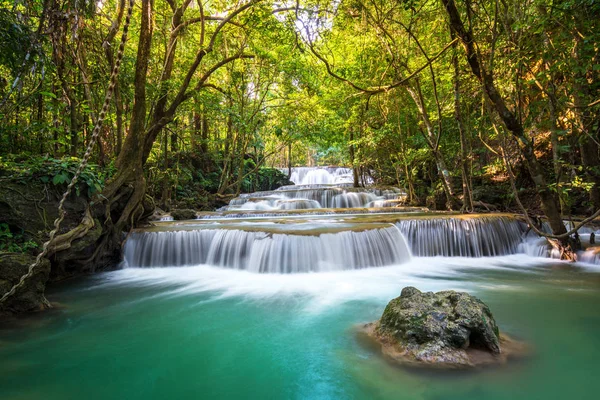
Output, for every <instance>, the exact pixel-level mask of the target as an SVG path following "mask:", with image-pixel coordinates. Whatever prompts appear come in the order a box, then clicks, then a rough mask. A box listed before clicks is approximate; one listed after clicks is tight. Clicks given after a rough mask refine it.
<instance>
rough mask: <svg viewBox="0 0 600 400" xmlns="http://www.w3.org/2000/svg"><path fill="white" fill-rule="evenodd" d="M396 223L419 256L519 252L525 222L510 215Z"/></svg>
mask: <svg viewBox="0 0 600 400" xmlns="http://www.w3.org/2000/svg"><path fill="white" fill-rule="evenodd" d="M396 226H397V227H398V228H399V229H400V231H401V232H402V233H403V234H404V236H405V237H406V240H407V241H408V243H409V246H410V248H411V250H412V253H413V255H415V256H419V257H433V256H444V257H487V256H501V255H507V254H515V253H518V252H520V248H519V244H520V243H521V242H522V240H523V235H524V234H525V232H526V225H525V224H524V223H523V222H521V221H519V220H517V219H514V218H509V217H478V218H468V217H466V218H427V219H413V220H400V221H397V222H396Z"/></svg>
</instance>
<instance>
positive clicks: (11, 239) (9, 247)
mask: <svg viewBox="0 0 600 400" xmlns="http://www.w3.org/2000/svg"><path fill="white" fill-rule="evenodd" d="M37 248H38V244H37V243H35V242H34V241H32V240H25V238H24V236H23V232H20V233H13V232H11V229H10V227H9V226H8V224H6V223H0V252H7V253H27V252H28V251H30V250H35V249H37Z"/></svg>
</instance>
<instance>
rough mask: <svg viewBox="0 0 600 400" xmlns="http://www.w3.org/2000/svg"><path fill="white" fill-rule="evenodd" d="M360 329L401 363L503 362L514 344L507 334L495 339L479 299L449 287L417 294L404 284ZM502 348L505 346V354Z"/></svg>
mask: <svg viewBox="0 0 600 400" xmlns="http://www.w3.org/2000/svg"><path fill="white" fill-rule="evenodd" d="M365 329H366V332H367V333H368V334H369V336H371V337H373V338H375V339H376V340H377V341H378V342H379V343H380V344H381V345H382V349H383V351H384V353H385V354H387V355H388V356H391V357H392V358H394V359H396V360H397V361H399V362H401V363H405V364H417V365H418V364H421V365H430V366H437V367H449V368H461V367H473V366H475V365H479V364H488V363H495V362H504V361H506V356H507V354H508V353H512V349H513V347H514V346H512V345H509V342H511V341H509V340H508V339H507V338H503V339H502V340H501V338H500V333H499V330H498V326H497V325H496V322H495V321H494V317H493V316H492V313H491V312H490V309H489V308H488V307H487V306H486V305H485V304H484V303H483V302H482V301H481V300H479V299H477V298H476V297H474V296H471V295H469V294H468V293H461V292H455V291H453V290H447V291H442V292H437V293H433V292H427V293H423V292H421V291H419V290H418V289H416V288H414V287H406V288H404V289H403V290H402V293H401V294H400V297H397V298H395V299H393V300H392V301H390V302H389V304H388V305H387V307H386V308H385V311H384V312H383V315H382V316H381V319H380V320H379V321H377V322H376V323H373V324H367V325H366V326H365ZM503 343H504V344H507V346H503ZM504 347H506V348H507V349H508V348H509V347H510V349H508V350H509V351H508V353H507V352H505V351H504V350H505V348H504ZM505 353H506V354H505Z"/></svg>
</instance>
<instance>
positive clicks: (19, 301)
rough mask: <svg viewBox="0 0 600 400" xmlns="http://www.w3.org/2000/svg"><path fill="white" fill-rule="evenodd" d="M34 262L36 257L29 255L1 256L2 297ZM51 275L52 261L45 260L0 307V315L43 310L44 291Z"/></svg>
mask: <svg viewBox="0 0 600 400" xmlns="http://www.w3.org/2000/svg"><path fill="white" fill-rule="evenodd" d="M34 262H35V257H34V256H31V255H28V254H16V253H9V254H1V255H0V297H1V296H3V295H4V294H5V293H6V292H8V291H9V290H10V289H11V288H12V287H13V285H15V284H16V283H18V282H19V280H20V279H21V276H23V275H25V274H26V273H27V271H28V270H29V266H30V265H31V264H33V263H34ZM49 275H50V261H48V260H47V259H45V258H44V259H42V263H41V264H40V265H39V266H38V267H37V268H36V270H35V273H34V274H33V276H32V277H31V278H29V279H27V280H26V281H25V285H24V286H23V287H22V288H20V289H18V291H17V292H16V293H15V294H14V295H13V296H12V297H10V298H8V300H7V301H6V302H5V303H4V304H2V305H0V315H2V314H10V313H22V312H29V311H38V310H43V309H44V308H45V301H44V289H45V287H46V282H47V281H48V277H49Z"/></svg>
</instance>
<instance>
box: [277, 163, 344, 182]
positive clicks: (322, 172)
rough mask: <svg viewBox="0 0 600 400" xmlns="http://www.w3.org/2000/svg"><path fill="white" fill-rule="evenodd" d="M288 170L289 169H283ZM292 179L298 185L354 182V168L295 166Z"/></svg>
mask: <svg viewBox="0 0 600 400" xmlns="http://www.w3.org/2000/svg"><path fill="white" fill-rule="evenodd" d="M282 171H283V172H287V169H282ZM290 181H292V182H294V183H295V184H296V185H319V184H337V183H352V181H353V177H352V169H351V168H345V167H294V168H292V174H291V175H290Z"/></svg>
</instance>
